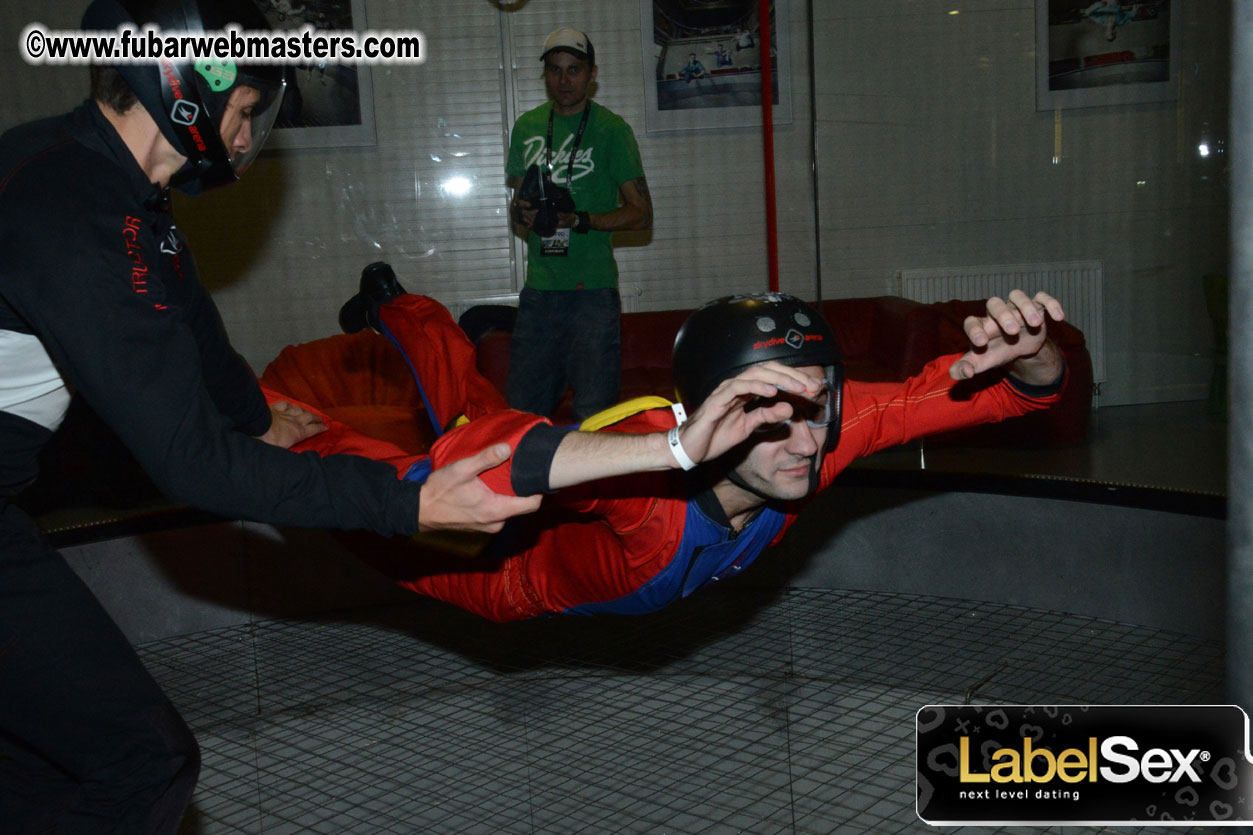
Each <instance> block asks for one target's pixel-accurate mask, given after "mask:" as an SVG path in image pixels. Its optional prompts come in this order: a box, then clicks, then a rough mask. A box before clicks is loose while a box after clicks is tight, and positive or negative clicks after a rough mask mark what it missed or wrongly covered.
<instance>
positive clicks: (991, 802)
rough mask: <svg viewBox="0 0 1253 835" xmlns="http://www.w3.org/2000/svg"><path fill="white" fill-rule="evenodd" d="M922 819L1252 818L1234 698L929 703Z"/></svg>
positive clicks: (1252, 787)
mask: <svg viewBox="0 0 1253 835" xmlns="http://www.w3.org/2000/svg"><path fill="white" fill-rule="evenodd" d="M916 722H917V734H918V754H917V767H918V805H917V811H918V816H919V817H920V818H921V819H922V820H924V821H926V822H927V823H929V824H933V825H946V826H947V825H958V824H993V823H994V824H998V825H1007V824H1008V825H1014V824H1035V825H1055V824H1058V825H1060V824H1085V825H1104V826H1111V825H1132V824H1139V825H1143V824H1145V823H1146V822H1151V823H1153V824H1154V825H1157V826H1160V825H1172V824H1174V825H1186V826H1197V825H1206V824H1209V825H1237V824H1239V823H1241V822H1253V759H1250V757H1249V753H1248V720H1247V718H1246V717H1245V715H1244V712H1243V711H1242V710H1241V709H1240V708H1238V707H1235V706H1232V705H1225V706H1208V705H1177V706H1101V707H1095V706H1074V705H1067V706H1036V707H1028V706H1022V705H978V706H976V705H959V706H953V705H928V706H927V707H924V708H922V709H921V710H919V711H918V714H917V717H916Z"/></svg>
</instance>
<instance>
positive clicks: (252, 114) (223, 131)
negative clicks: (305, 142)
mask: <svg viewBox="0 0 1253 835" xmlns="http://www.w3.org/2000/svg"><path fill="white" fill-rule="evenodd" d="M286 89H287V83H286V81H285V80H280V81H260V80H257V79H255V78H252V77H246V76H245V77H241V78H240V82H239V84H238V85H237V86H235V88H234V89H232V90H231V93H230V96H229V97H228V98H227V100H226V105H225V106H224V107H223V108H222V113H221V115H220V116H219V117H218V119H217V125H218V133H219V135H220V136H221V137H222V144H223V145H224V146H225V147H226V152H227V154H229V155H230V160H231V167H232V168H233V169H234V170H235V176H236V177H239V176H241V175H242V174H243V173H244V171H246V170H247V169H248V166H250V165H251V164H252V161H253V160H255V159H256V158H257V154H259V153H261V148H262V147H263V146H264V145H265V140H266V138H267V137H268V136H269V135H270V131H271V130H272V129H273V128H274V122H275V120H276V119H277V118H278V113H279V108H280V106H281V105H282V103H283V93H284V92H285V91H286Z"/></svg>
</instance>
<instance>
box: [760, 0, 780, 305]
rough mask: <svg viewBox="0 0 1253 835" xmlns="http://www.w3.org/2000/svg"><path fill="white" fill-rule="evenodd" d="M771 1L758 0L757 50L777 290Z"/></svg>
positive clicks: (770, 253) (769, 253)
mask: <svg viewBox="0 0 1253 835" xmlns="http://www.w3.org/2000/svg"><path fill="white" fill-rule="evenodd" d="M770 4H771V0H758V2H757V17H758V21H759V23H760V24H761V25H760V36H759V37H758V39H757V51H758V52H759V53H760V54H761V139H762V142H761V144H762V151H763V154H764V156H765V160H764V163H765V188H766V262H767V265H768V266H769V269H770V292H772V293H777V292H778V290H779V230H778V221H777V219H776V217H775V201H774V82H773V79H772V73H771V66H770Z"/></svg>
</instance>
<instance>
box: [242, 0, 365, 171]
mask: <svg viewBox="0 0 1253 835" xmlns="http://www.w3.org/2000/svg"><path fill="white" fill-rule="evenodd" d="M253 3H255V4H256V5H257V8H259V9H260V10H261V11H262V12H263V13H264V14H265V16H266V19H267V20H269V22H270V25H271V26H273V27H274V28H275V29H301V28H303V27H305V26H313V27H314V28H315V29H322V30H326V31H346V30H353V31H362V30H364V29H365V28H366V26H365V0H351V2H344V0H253ZM292 80H293V81H294V85H292V86H289V87H288V91H287V94H286V96H285V100H284V103H283V111H282V113H280V114H279V118H278V121H276V122H275V123H274V130H273V132H272V133H271V134H270V138H269V139H268V140H267V141H266V147H267V148H326V147H345V146H354V145H373V144H375V135H374V88H373V86H372V85H371V83H370V68H369V67H367V66H365V65H362V64H336V63H331V62H319V63H317V64H311V65H307V66H303V67H293V68H292Z"/></svg>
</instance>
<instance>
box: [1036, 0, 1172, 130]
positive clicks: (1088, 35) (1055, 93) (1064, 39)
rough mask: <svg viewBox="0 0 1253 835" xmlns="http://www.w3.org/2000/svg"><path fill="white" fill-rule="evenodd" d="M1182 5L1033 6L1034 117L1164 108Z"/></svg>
mask: <svg viewBox="0 0 1253 835" xmlns="http://www.w3.org/2000/svg"><path fill="white" fill-rule="evenodd" d="M1179 6H1180V0H1142V2H1137V3H1132V2H1123V1H1122V0H1095V2H1094V0H1036V25H1035V31H1036V110H1053V109H1056V108H1067V107H1098V106H1101V105H1112V104H1136V103H1141V102H1155V101H1169V100H1171V99H1174V98H1176V97H1177V96H1178V92H1179V12H1180V8H1179Z"/></svg>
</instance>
